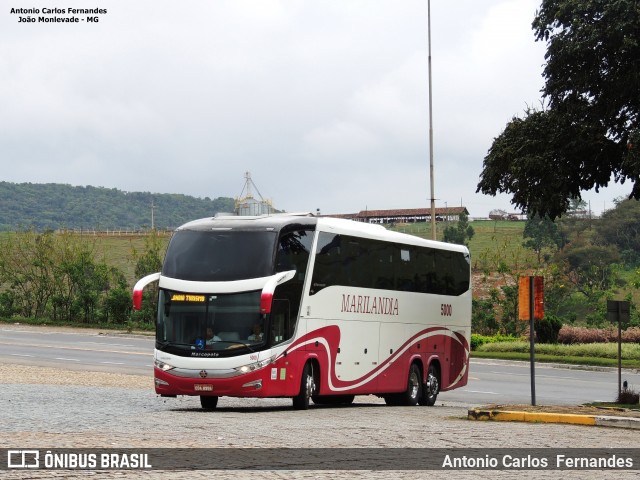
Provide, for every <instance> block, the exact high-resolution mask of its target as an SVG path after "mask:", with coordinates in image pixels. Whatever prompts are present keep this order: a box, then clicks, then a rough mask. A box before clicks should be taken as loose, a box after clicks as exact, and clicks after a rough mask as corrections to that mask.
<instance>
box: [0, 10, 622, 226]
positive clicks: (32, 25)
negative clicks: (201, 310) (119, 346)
mask: <svg viewBox="0 0 640 480" xmlns="http://www.w3.org/2000/svg"><path fill="white" fill-rule="evenodd" d="M539 4H540V0H483V1H476V0H459V1H456V2H450V1H447V0H433V1H431V66H432V69H431V73H432V81H431V86H432V99H433V103H432V124H431V125H432V128H433V165H434V174H433V180H434V191H433V198H435V199H436V202H435V203H436V207H445V206H460V205H463V206H465V207H467V209H468V211H469V213H470V216H471V217H472V218H474V217H486V216H488V214H489V212H490V211H491V210H493V209H502V210H505V211H507V212H515V211H516V208H515V207H514V206H513V205H511V203H510V199H511V196H510V195H504V194H503V195H499V196H497V197H492V196H486V195H482V194H476V193H475V192H476V188H477V184H478V182H479V179H480V173H481V171H482V164H483V160H484V157H485V156H486V154H487V151H488V149H489V147H490V146H491V143H492V141H493V139H494V138H495V137H497V136H498V135H500V133H501V132H502V131H503V130H504V127H505V126H506V124H507V123H508V122H509V121H510V120H511V119H512V118H513V117H514V116H522V115H523V114H524V111H525V110H526V109H527V108H528V107H533V108H535V107H539V106H540V105H541V95H540V89H541V88H542V86H543V78H542V71H543V67H544V54H545V51H546V45H545V44H544V43H541V42H536V41H535V39H534V35H533V30H532V29H531V22H532V20H533V18H534V15H535V12H536V9H537V7H538V6H539ZM94 7H98V8H101V9H106V13H100V14H98V15H81V14H80V15H74V14H71V13H69V8H94ZM12 8H16V9H18V8H38V9H39V10H40V13H39V14H31V15H21V14H19V13H11V9H12ZM46 8H58V9H61V10H64V11H65V12H64V13H61V14H58V15H56V14H49V13H46V14H45V11H44V10H45V9H46ZM56 16H57V17H59V18H71V17H77V18H78V19H79V20H80V19H82V21H79V22H78V23H51V22H49V23H46V22H40V21H38V18H39V17H47V18H51V17H56ZM91 16H97V17H98V22H97V23H96V22H87V21H86V18H87V17H91ZM21 17H22V18H23V19H26V18H28V17H31V18H34V20H36V21H35V22H24V21H20V18H21ZM428 31H429V29H428V11H427V1H426V0H421V1H417V0H415V1H414V0H322V1H312V0H190V1H179V0H97V1H95V2H86V1H80V0H65V1H62V0H55V1H52V0H40V1H38V2H24V1H22V0H7V1H6V2H4V3H3V8H2V10H1V11H0V172H1V173H0V181H7V182H15V183H23V182H31V183H64V184H70V185H92V186H98V187H106V188H117V189H119V190H124V191H131V192H133V191H142V192H152V193H179V194H185V195H192V196H195V197H200V198H205V197H209V198H216V197H238V196H240V195H241V194H242V193H243V187H244V184H245V172H250V174H251V177H252V179H253V182H254V183H255V185H256V186H257V188H258V192H255V190H254V193H255V194H256V196H257V193H259V194H260V195H261V196H262V197H264V198H265V199H269V200H271V201H272V202H273V205H274V206H275V207H276V208H277V209H280V210H284V211H288V212H303V211H311V212H316V211H317V210H318V209H319V210H320V211H321V213H322V214H331V213H354V212H358V211H360V210H365V209H368V210H378V209H396V208H420V207H429V206H430V199H431V197H432V192H431V189H430V174H429V74H428V73H429V69H428V59H429V55H428V46H429V42H428ZM630 190H631V186H630V185H629V184H626V185H622V186H619V185H613V186H610V187H609V188H607V189H601V190H600V193H597V194H596V193H595V192H586V193H585V195H584V199H585V200H586V201H588V202H590V205H591V208H592V210H593V211H594V212H595V213H596V214H597V213H599V212H601V211H602V210H603V209H608V208H612V207H613V206H614V204H613V200H614V199H615V198H617V197H620V196H622V195H625V194H628V192H629V191H630ZM0 201H1V199H0ZM157 215H161V212H157Z"/></svg>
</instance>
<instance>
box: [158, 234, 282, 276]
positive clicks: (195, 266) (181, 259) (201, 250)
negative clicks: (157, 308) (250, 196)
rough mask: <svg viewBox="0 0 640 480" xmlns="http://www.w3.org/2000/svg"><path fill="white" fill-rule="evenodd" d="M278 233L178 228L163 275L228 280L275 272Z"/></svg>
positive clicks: (164, 265) (166, 257) (167, 256)
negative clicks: (274, 260) (274, 258)
mask: <svg viewBox="0 0 640 480" xmlns="http://www.w3.org/2000/svg"><path fill="white" fill-rule="evenodd" d="M276 237H277V234H276V232H270V231H259V232H256V231H247V230H244V231H233V230H228V231H227V230H222V231H201V230H200V231H198V230H180V231H177V232H176V233H175V234H174V235H173V238H172V239H171V243H170V244H169V248H168V249H167V254H166V256H165V260H164V264H163V266H162V275H164V276H166V277H171V278H180V279H183V280H192V281H196V282H228V281H233V280H245V279H247V278H259V277H268V276H269V275H272V274H273V256H274V253H275V243H276Z"/></svg>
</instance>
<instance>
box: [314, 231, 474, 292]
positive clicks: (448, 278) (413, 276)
mask: <svg viewBox="0 0 640 480" xmlns="http://www.w3.org/2000/svg"><path fill="white" fill-rule="evenodd" d="M469 275H470V270H469V262H468V260H467V259H466V258H465V256H464V254H463V253H462V252H451V251H448V250H439V249H433V248H426V247H417V246H412V245H400V244H393V243H388V242H381V241H378V240H369V239H366V238H357V237H348V236H345V235H334V234H331V233H326V232H321V233H320V234H319V237H318V250H317V253H316V257H315V266H314V270H313V277H312V280H311V289H310V292H309V293H310V294H311V295H313V294H315V293H317V292H319V291H320V290H322V289H323V288H326V287H328V286H331V285H343V286H351V287H360V288H379V289H385V290H397V291H405V292H420V293H434V294H440V295H460V294H462V293H464V292H466V291H467V290H468V289H469Z"/></svg>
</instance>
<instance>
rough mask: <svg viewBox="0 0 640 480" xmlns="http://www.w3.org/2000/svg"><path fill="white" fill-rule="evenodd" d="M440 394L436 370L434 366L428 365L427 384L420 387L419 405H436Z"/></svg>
mask: <svg viewBox="0 0 640 480" xmlns="http://www.w3.org/2000/svg"><path fill="white" fill-rule="evenodd" d="M438 393H440V381H439V380H438V369H437V368H436V366H435V365H433V364H431V365H429V371H428V373H427V383H425V384H424V386H423V387H422V395H421V396H420V405H426V406H427V407H432V406H434V405H435V403H436V398H438Z"/></svg>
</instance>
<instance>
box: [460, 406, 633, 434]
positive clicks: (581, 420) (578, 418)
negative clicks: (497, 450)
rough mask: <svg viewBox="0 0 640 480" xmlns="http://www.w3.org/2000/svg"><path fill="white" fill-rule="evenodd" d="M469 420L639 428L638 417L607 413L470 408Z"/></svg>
mask: <svg viewBox="0 0 640 480" xmlns="http://www.w3.org/2000/svg"><path fill="white" fill-rule="evenodd" d="M467 418H468V419H469V420H480V421H488V420H493V421H498V422H537V423H567V424H572V425H596V426H601V427H616V428H632V429H639V430H640V418H634V417H614V416H607V415H577V414H569V413H544V412H524V411H509V410H483V409H478V408H475V409H472V410H469V411H468V416H467Z"/></svg>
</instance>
